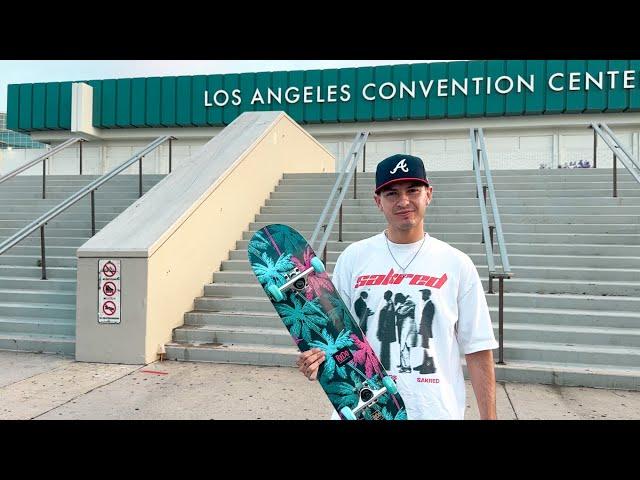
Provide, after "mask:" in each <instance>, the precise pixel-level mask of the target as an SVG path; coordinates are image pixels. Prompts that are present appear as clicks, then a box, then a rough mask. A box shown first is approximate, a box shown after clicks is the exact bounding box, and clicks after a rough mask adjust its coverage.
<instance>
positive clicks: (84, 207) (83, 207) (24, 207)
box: [0, 187, 129, 217]
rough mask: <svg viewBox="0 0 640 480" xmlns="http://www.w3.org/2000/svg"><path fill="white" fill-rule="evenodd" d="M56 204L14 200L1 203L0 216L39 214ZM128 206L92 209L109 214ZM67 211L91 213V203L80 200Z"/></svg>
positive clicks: (97, 205) (101, 205)
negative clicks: (28, 202)
mask: <svg viewBox="0 0 640 480" xmlns="http://www.w3.org/2000/svg"><path fill="white" fill-rule="evenodd" d="M0 188H1V187H0ZM57 205H58V203H57V202H49V204H46V205H38V204H25V203H24V202H19V201H16V202H11V203H7V204H3V205H2V207H3V208H2V213H0V215H2V217H5V213H10V214H12V215H16V214H22V215H25V214H26V215H29V216H40V215H42V214H44V213H46V212H48V211H49V210H51V209H52V208H54V207H55V206H57ZM128 206H129V204H128V203H127V204H125V203H123V204H122V205H113V204H109V205H104V204H96V205H94V211H95V213H96V214H100V215H102V214H109V213H119V212H122V211H123V210H124V209H126V208H127V207H128ZM69 212H70V213H75V214H85V215H86V214H88V215H91V203H90V202H89V201H82V200H81V201H80V202H78V203H76V204H74V205H72V206H71V207H69V208H68V209H67V210H65V214H66V213H69Z"/></svg>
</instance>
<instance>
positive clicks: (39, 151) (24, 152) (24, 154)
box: [0, 148, 77, 177]
mask: <svg viewBox="0 0 640 480" xmlns="http://www.w3.org/2000/svg"><path fill="white" fill-rule="evenodd" d="M48 151H49V149H47V148H14V149H12V150H8V149H7V150H0V177H1V176H2V175H6V174H7V173H9V172H12V171H13V170H15V169H16V168H18V167H20V166H22V165H24V164H25V163H27V162H29V161H31V160H33V159H34V158H36V157H39V156H40V155H44V154H45V153H47V152H48ZM54 158H55V157H54ZM50 163H51V161H50V160H47V167H49V164H50ZM76 173H77V172H76ZM20 175H40V176H42V164H39V165H35V166H34V167H33V168H30V169H29V170H26V171H24V172H22V173H21V174H20Z"/></svg>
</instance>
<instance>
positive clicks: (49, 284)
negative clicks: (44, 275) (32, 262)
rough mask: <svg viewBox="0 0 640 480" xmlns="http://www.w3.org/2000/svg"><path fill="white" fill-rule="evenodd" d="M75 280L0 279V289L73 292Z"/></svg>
mask: <svg viewBox="0 0 640 480" xmlns="http://www.w3.org/2000/svg"><path fill="white" fill-rule="evenodd" d="M76 284H77V281H76V279H75V278H57V279H51V278H48V279H47V280H42V279H41V278H23V277H0V289H10V288H16V289H20V290H34V291H43V290H44V291H55V292H58V291H64V292H75V291H76Z"/></svg>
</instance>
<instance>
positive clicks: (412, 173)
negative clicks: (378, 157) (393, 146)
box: [375, 153, 429, 193]
mask: <svg viewBox="0 0 640 480" xmlns="http://www.w3.org/2000/svg"><path fill="white" fill-rule="evenodd" d="M407 180H415V181H417V182H422V183H424V184H425V185H426V186H427V187H428V186H429V179H428V178H427V172H426V171H425V169H424V163H423V162H422V159H421V158H420V157H416V156H413V155H405V154H403V153H397V154H395V155H391V156H390V157H387V158H385V159H384V160H382V161H381V162H380V163H379V164H378V167H377V168H376V190H375V192H376V193H378V192H379V191H380V189H381V188H383V187H386V186H387V185H390V184H392V183H394V182H400V181H403V182H406V181H407Z"/></svg>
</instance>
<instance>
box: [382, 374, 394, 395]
mask: <svg viewBox="0 0 640 480" xmlns="http://www.w3.org/2000/svg"><path fill="white" fill-rule="evenodd" d="M382 384H383V385H384V387H385V388H386V389H387V392H389V393H390V394H391V395H395V394H396V393H398V387H397V385H396V382H394V381H393V378H391V377H384V378H383V379H382Z"/></svg>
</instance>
